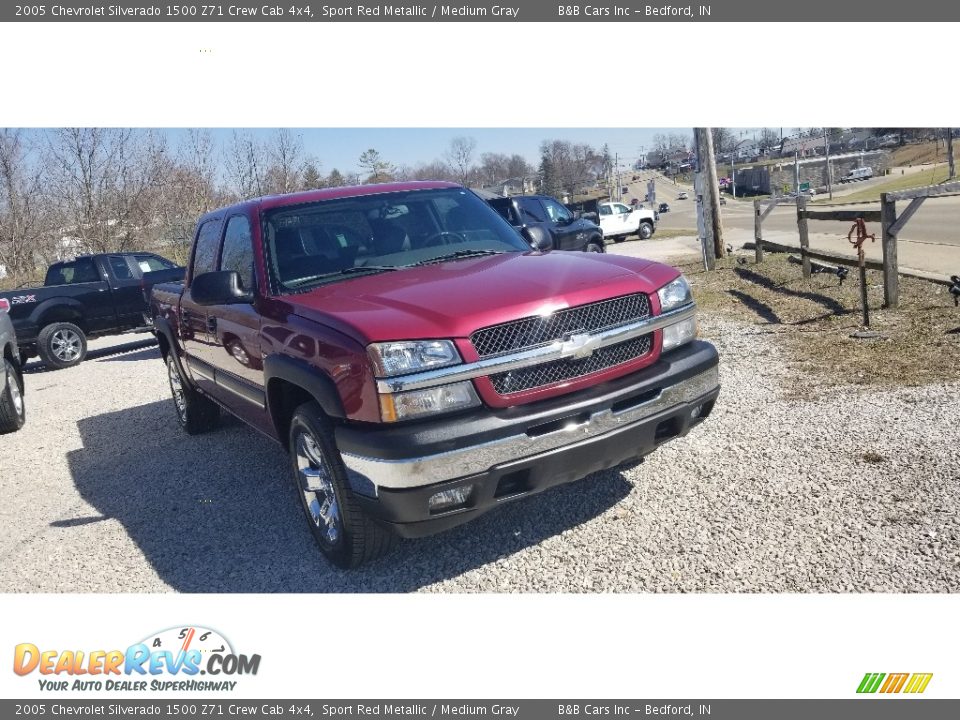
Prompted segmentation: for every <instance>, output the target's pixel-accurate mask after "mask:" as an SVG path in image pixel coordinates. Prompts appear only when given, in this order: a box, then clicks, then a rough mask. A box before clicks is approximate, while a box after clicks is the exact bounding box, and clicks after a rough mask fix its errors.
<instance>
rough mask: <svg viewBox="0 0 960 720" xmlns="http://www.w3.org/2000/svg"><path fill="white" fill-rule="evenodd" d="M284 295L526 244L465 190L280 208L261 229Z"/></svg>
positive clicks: (515, 249)
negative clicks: (369, 275)
mask: <svg viewBox="0 0 960 720" xmlns="http://www.w3.org/2000/svg"><path fill="white" fill-rule="evenodd" d="M264 232H265V240H266V244H267V248H268V253H269V255H268V258H269V266H270V273H271V276H272V277H273V280H274V282H275V284H276V285H277V286H278V289H279V291H280V292H281V293H283V292H298V291H301V290H304V289H307V288H310V287H315V286H317V285H321V284H324V283H329V282H336V281H339V280H345V279H348V278H351V277H362V276H363V275H366V274H373V273H377V272H387V271H391V270H397V269H401V268H407V267H412V266H414V265H424V264H429V263H432V262H444V261H447V260H450V261H452V260H457V259H461V258H465V257H474V256H480V255H487V254H498V253H507V252H527V251H529V250H530V247H529V245H527V243H526V242H524V240H523V239H522V238H521V236H520V235H519V233H517V231H516V230H514V229H513V228H512V227H511V226H510V225H509V224H508V223H506V222H505V221H504V220H503V219H502V218H501V217H500V216H499V215H498V214H497V213H496V212H495V211H494V210H493V209H492V208H491V207H490V206H489V205H487V203H485V202H484V201H483V200H481V199H480V198H478V197H477V196H476V195H474V194H473V193H472V192H470V191H468V190H464V189H462V188H449V189H447V188H444V189H440V190H414V191H409V192H398V193H384V194H379V195H366V196H362V197H352V198H341V199H337V200H325V201H321V202H317V203H309V204H304V205H296V206H292V207H288V208H281V209H278V210H275V211H273V212H271V213H270V214H269V215H267V219H266V223H265V226H264Z"/></svg>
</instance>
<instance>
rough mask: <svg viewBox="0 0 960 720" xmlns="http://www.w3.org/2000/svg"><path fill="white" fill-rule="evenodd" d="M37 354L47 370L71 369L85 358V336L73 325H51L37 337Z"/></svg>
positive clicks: (63, 323)
mask: <svg viewBox="0 0 960 720" xmlns="http://www.w3.org/2000/svg"><path fill="white" fill-rule="evenodd" d="M37 352H38V353H39V354H40V359H41V360H43V364H44V365H46V366H47V367H48V368H55V369H57V370H62V369H63V368H68V367H73V366H74V365H79V364H80V363H82V362H83V359H84V358H85V357H86V356H87V336H86V335H84V334H83V330H81V329H80V328H78V327H77V326H76V325H74V324H73V323H68V322H57V323H51V324H50V325H47V326H46V327H44V328H43V329H42V330H41V331H40V334H39V335H38V336H37Z"/></svg>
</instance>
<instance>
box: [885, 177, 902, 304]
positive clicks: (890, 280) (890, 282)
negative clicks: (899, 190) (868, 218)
mask: <svg viewBox="0 0 960 720" xmlns="http://www.w3.org/2000/svg"><path fill="white" fill-rule="evenodd" d="M896 221H897V201H896V200H887V194H886V193H880V227H881V236H880V238H881V244H882V246H883V305H884V307H888V308H895V307H897V305H899V304H900V276H899V275H898V274H897V272H898V269H897V236H896V235H893V234H892V233H891V232H890V226H891V225H893V224H894V223H895V222H896Z"/></svg>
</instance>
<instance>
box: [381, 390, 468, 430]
mask: <svg viewBox="0 0 960 720" xmlns="http://www.w3.org/2000/svg"><path fill="white" fill-rule="evenodd" d="M479 404H480V398H479V397H477V391H476V390H474V389H473V383H472V382H470V381H469V380H466V381H464V382H458V383H453V384H451V385H441V386H439V387H433V388H426V389H425V390H409V391H407V392H400V393H387V394H383V395H380V417H381V418H383V421H384V422H397V421H398V420H410V419H412V418H418V417H423V416H425V415H436V414H438V413H446V412H453V411H454V410H465V409H466V408H471V407H476V406H477V405H479Z"/></svg>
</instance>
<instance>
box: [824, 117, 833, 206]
mask: <svg viewBox="0 0 960 720" xmlns="http://www.w3.org/2000/svg"><path fill="white" fill-rule="evenodd" d="M823 156H824V158H825V160H826V163H827V165H826V167H827V192H828V193H830V199H831V200H833V183H831V182H830V141H829V140H828V139H827V128H824V129H823Z"/></svg>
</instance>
